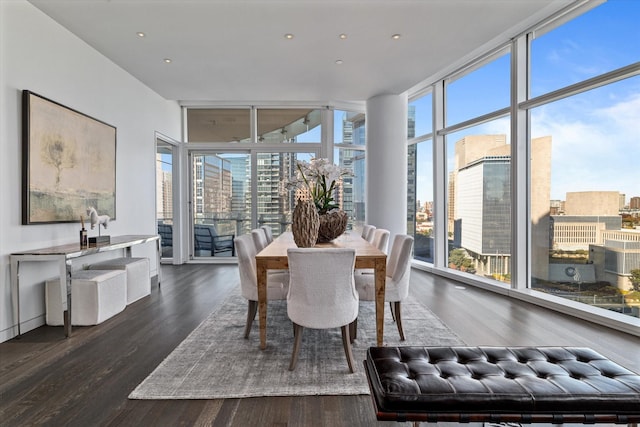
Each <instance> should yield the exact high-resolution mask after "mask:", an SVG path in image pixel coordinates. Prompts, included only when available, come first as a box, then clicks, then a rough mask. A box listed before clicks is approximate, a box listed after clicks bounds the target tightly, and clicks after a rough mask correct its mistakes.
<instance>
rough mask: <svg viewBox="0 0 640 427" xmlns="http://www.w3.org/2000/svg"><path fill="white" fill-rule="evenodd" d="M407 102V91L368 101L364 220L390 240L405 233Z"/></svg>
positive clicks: (376, 97)
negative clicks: (388, 235)
mask: <svg viewBox="0 0 640 427" xmlns="http://www.w3.org/2000/svg"><path fill="white" fill-rule="evenodd" d="M407 101H408V99H407V95H406V94H402V95H378V96H375V97H373V98H370V99H368V100H367V116H366V117H367V122H366V123H367V124H366V132H367V135H366V136H367V153H366V164H365V173H366V186H367V194H366V195H367V198H366V209H365V215H366V222H367V223H368V224H372V225H375V226H376V227H378V228H386V229H388V230H389V231H390V232H391V236H390V237H391V239H393V236H395V235H396V234H405V233H406V232H407ZM390 242H391V240H390Z"/></svg>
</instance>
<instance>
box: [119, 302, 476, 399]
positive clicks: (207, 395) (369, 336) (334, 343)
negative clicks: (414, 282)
mask: <svg viewBox="0 0 640 427" xmlns="http://www.w3.org/2000/svg"><path fill="white" fill-rule="evenodd" d="M246 310H247V303H246V300H244V299H243V298H242V297H241V296H240V295H239V293H238V292H237V291H233V292H231V294H230V295H229V297H228V298H227V300H226V301H225V302H224V303H223V304H222V305H221V306H220V308H219V309H217V310H216V311H214V312H213V313H211V314H210V315H209V317H208V318H207V319H205V320H204V321H203V322H202V323H201V324H200V325H199V326H198V327H197V328H196V329H195V330H194V331H193V332H192V333H191V334H190V335H189V336H188V337H187V338H186V339H185V340H184V341H183V342H182V343H181V344H180V345H179V346H178V347H177V348H176V349H175V350H174V351H173V352H172V353H171V354H170V355H169V356H167V358H166V359H165V360H164V361H163V362H162V363H161V364H160V365H159V366H158V367H157V368H156V369H155V370H154V371H153V372H152V373H151V375H149V376H148V377H147V378H146V379H145V380H144V381H143V382H142V383H141V384H140V385H138V387H137V388H136V389H135V390H134V391H133V392H132V393H131V394H130V395H129V398H130V399H219V398H242V397H258V396H302V395H353V394H369V388H368V386H367V380H366V376H365V374H364V367H363V365H362V361H363V360H364V359H365V358H366V350H367V349H368V348H369V347H370V346H375V345H376V335H375V306H374V304H373V302H368V301H367V302H361V303H360V312H359V316H358V337H357V339H356V341H355V342H354V343H353V354H354V359H355V361H356V366H355V368H356V372H355V373H353V374H351V373H350V372H349V368H348V366H347V360H346V357H345V355H344V350H343V347H342V338H341V334H340V329H339V328H337V329H334V330H315V329H305V330H304V335H303V338H302V345H301V348H300V354H299V359H298V365H297V367H296V370H295V371H293V372H291V371H289V370H288V368H289V361H290V358H291V351H292V349H293V326H292V325H291V322H290V320H289V319H288V317H287V306H286V302H285V301H271V302H269V308H268V316H267V322H268V323H267V348H266V349H265V350H260V348H259V344H260V336H259V327H258V319H257V316H256V321H255V322H254V324H253V329H252V331H251V335H250V336H249V339H244V338H243V332H244V324H245V319H246V313H247V311H246ZM385 310H386V311H385V326H384V328H385V329H384V337H385V340H384V343H385V345H389V346H394V345H447V346H448V345H460V344H463V342H462V340H460V338H458V337H457V336H456V335H455V334H454V333H453V332H452V331H451V330H449V328H447V327H446V326H445V325H444V324H443V323H442V321H440V319H438V318H437V317H436V316H435V315H434V314H433V313H432V312H431V311H430V310H429V309H427V308H426V307H424V306H422V305H421V304H419V303H416V302H411V301H407V302H403V303H402V317H403V327H404V331H405V337H406V341H400V338H399V336H398V330H397V328H396V326H395V323H393V321H392V320H391V314H390V311H389V306H388V304H385Z"/></svg>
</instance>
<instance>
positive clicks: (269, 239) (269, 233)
mask: <svg viewBox="0 0 640 427" xmlns="http://www.w3.org/2000/svg"><path fill="white" fill-rule="evenodd" d="M260 228H262V229H263V230H264V234H265V236H267V244H271V242H273V229H272V228H271V226H269V225H262V226H260Z"/></svg>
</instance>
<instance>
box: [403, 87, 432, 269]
mask: <svg viewBox="0 0 640 427" xmlns="http://www.w3.org/2000/svg"><path fill="white" fill-rule="evenodd" d="M432 114H433V96H432V94H431V93H427V94H421V95H420V96H418V97H417V98H416V99H413V100H411V101H410V103H409V110H408V114H407V118H408V123H407V138H408V139H409V141H410V144H409V147H408V150H407V154H408V160H407V161H408V168H407V172H408V177H407V185H408V188H407V233H409V234H411V235H412V236H413V238H414V245H413V256H414V258H415V259H417V260H420V261H424V262H429V263H433V251H434V247H433V238H434V234H433V232H434V222H433V215H434V209H433V137H432V130H433V117H432Z"/></svg>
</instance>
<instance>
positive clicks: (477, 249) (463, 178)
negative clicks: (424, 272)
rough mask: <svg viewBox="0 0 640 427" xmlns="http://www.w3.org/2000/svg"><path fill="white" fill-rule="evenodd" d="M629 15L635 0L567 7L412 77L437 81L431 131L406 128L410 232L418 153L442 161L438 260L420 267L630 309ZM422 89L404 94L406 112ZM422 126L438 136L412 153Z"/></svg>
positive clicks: (634, 53)
mask: <svg viewBox="0 0 640 427" xmlns="http://www.w3.org/2000/svg"><path fill="white" fill-rule="evenodd" d="M639 19H640V3H638V2H632V1H625V0H610V1H608V2H606V3H603V4H596V3H594V2H591V3H585V4H581V5H572V6H571V7H568V8H567V9H565V10H563V11H561V12H560V13H559V14H557V15H556V16H553V17H551V18H550V19H549V20H548V21H547V22H543V23H541V24H540V25H539V26H538V27H536V28H531V29H530V30H529V31H525V32H523V33H522V34H521V35H519V36H518V37H516V38H515V39H513V40H512V41H511V42H505V45H504V46H502V47H499V46H498V47H497V48H496V49H495V50H494V51H492V52H489V53H487V54H486V55H483V56H481V57H479V58H478V59H477V60H474V61H471V62H469V63H468V64H464V65H462V66H461V67H460V68H459V70H458V71H456V72H454V73H452V74H451V75H450V76H446V77H444V78H442V79H440V80H436V81H434V82H432V83H430V84H429V85H427V86H425V88H422V89H420V91H421V92H423V93H424V92H428V91H429V90H431V91H434V93H436V92H435V91H436V90H441V91H442V92H443V96H442V98H443V99H442V103H438V102H434V103H433V106H434V111H431V112H430V113H431V114H432V117H430V121H431V122H432V123H434V124H435V125H436V128H435V129H434V130H433V131H431V132H432V133H428V132H430V131H425V132H418V131H416V133H415V134H414V135H411V132H409V133H408V144H409V147H410V148H411V147H415V148H414V150H413V151H411V150H410V151H409V153H410V156H409V166H410V167H409V173H410V176H409V193H410V194H411V191H412V190H413V191H415V193H416V205H417V206H416V208H415V214H414V216H413V217H411V215H410V218H409V227H408V229H409V230H410V231H413V232H414V233H418V225H419V224H420V222H419V221H418V214H419V212H420V210H421V206H419V205H418V203H417V200H419V199H420V194H421V193H424V191H421V190H420V186H419V183H420V179H421V175H422V174H421V172H420V170H421V169H427V170H428V169H429V168H431V165H432V163H431V156H433V161H434V162H435V163H434V164H436V165H439V164H440V162H442V163H443V164H444V168H443V171H442V181H443V184H442V185H441V186H439V187H442V188H439V187H436V186H435V185H432V186H431V188H433V191H434V195H433V196H431V197H432V200H433V203H432V206H431V207H432V208H433V211H434V212H436V213H437V212H442V213H443V214H444V215H446V221H444V220H443V221H442V222H440V224H444V225H446V228H447V231H446V236H445V233H443V234H441V235H440V236H442V239H444V238H446V239H447V244H446V245H444V244H441V245H440V246H438V242H439V240H438V241H437V242H435V243H436V244H435V245H434V247H435V248H436V249H435V250H436V251H438V247H441V248H446V249H445V251H446V262H443V263H437V264H431V265H430V268H432V269H434V271H440V270H441V271H442V273H443V274H453V275H455V276H456V277H460V279H461V280H468V281H469V282H470V283H471V282H474V283H475V282H477V281H482V283H483V284H488V285H490V286H491V285H496V286H501V287H510V288H512V289H515V290H519V291H523V294H524V293H525V292H526V295H527V297H528V296H529V295H533V296H534V297H537V298H540V301H542V300H544V301H553V303H554V304H556V303H558V304H560V305H561V306H562V305H563V303H559V302H558V301H562V299H570V300H572V301H578V302H580V303H583V304H585V306H584V307H585V313H586V312H587V311H588V312H589V316H591V317H590V318H595V317H593V316H594V313H595V315H598V316H602V317H607V318H615V319H616V320H621V321H622V322H624V319H623V318H625V317H626V316H620V315H618V314H617V313H613V312H620V313H624V314H626V315H630V316H634V317H638V316H639V310H640V231H639V230H640V174H639V173H638V167H637V163H638V160H637V159H638V158H640V127H639V124H638V123H639V121H638V118H639V117H640V43H638V40H640V28H639V27H638V26H637V24H636V23H637V22H638V20H639ZM440 88H443V89H440ZM421 96H422V95H415V96H413V97H412V96H411V94H410V96H409V99H410V102H409V105H408V108H409V114H410V115H411V114H412V109H414V110H415V111H418V110H419V107H420V105H419V102H420V97H421ZM414 114H415V115H416V124H415V127H416V129H417V127H418V124H419V123H420V118H419V114H417V113H414ZM427 121H429V120H425V122H427ZM440 124H441V125H440ZM409 129H411V127H409ZM421 134H425V136H424V137H423V138H420V135H421ZM430 137H433V140H434V141H436V143H437V144H442V147H441V146H440V145H433V144H432V145H431V147H427V150H426V151H430V153H429V154H428V155H425V156H423V158H421V157H420V148H421V147H420V144H423V143H424V142H421V139H424V141H425V142H427V141H429V140H430V139H429V138H430ZM512 139H514V140H512ZM514 156H515V157H514ZM514 160H515V161H514ZM412 162H414V163H415V166H413V170H414V171H415V179H414V180H413V181H412V179H411V173H412ZM432 173H433V172H432ZM428 174H429V173H427V175H428ZM433 176H435V177H436V178H439V177H440V175H439V171H438V170H437V168H436V173H435V174H434V175H433ZM435 181H436V182H438V179H436V180H435ZM514 186H516V187H514ZM437 203H446V208H444V209H441V210H440V211H439V210H438V209H437V206H435V205H436V204H437ZM422 204H423V202H422V201H420V205H422ZM410 212H411V211H410ZM434 223H435V224H436V225H437V224H438V221H435V222H434ZM412 224H413V226H414V229H413V230H412V229H411V226H412ZM437 235H438V234H437V233H436V236H437ZM416 236H418V234H416ZM416 242H418V239H416ZM416 248H419V245H418V244H416ZM513 254H515V255H516V257H517V258H516V259H514V256H513ZM430 255H431V254H430ZM438 255H443V254H435V257H436V258H437V256H438ZM414 257H415V260H416V261H426V262H428V263H434V261H433V259H434V257H433V256H422V255H421V254H420V253H419V251H416V253H415V255H414ZM440 259H442V258H440ZM522 260H524V262H523V261H522ZM514 269H516V271H514ZM513 277H517V280H512V278H513ZM531 290H532V291H531ZM540 292H544V294H545V296H542V294H540ZM549 295H552V297H549ZM555 297H561V298H555ZM551 298H553V299H551ZM587 304H588V305H589V306H596V307H599V308H601V309H606V310H597V311H593V310H591V309H590V308H589V307H587V306H586V305H587ZM574 307H576V305H575V304H572V305H571V308H572V310H574ZM587 309H589V310H587Z"/></svg>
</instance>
